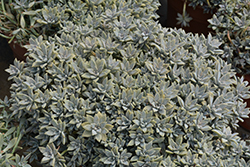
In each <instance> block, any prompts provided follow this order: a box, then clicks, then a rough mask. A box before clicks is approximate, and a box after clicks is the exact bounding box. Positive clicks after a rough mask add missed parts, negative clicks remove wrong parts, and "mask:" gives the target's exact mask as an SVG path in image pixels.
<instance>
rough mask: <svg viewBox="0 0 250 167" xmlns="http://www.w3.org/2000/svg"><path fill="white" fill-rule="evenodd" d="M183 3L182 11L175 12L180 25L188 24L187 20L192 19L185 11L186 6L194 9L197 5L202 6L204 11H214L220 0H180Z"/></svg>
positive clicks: (185, 25)
mask: <svg viewBox="0 0 250 167" xmlns="http://www.w3.org/2000/svg"><path fill="white" fill-rule="evenodd" d="M182 1H184V3H183V11H182V13H178V14H177V20H178V22H177V24H181V26H182V27H187V26H189V22H190V21H191V20H192V17H190V16H189V14H188V13H187V11H186V7H187V5H188V6H191V7H193V9H194V10H195V9H196V8H197V7H202V8H203V10H204V13H214V12H215V11H216V10H217V8H218V5H219V4H221V3H222V1H221V0H182Z"/></svg>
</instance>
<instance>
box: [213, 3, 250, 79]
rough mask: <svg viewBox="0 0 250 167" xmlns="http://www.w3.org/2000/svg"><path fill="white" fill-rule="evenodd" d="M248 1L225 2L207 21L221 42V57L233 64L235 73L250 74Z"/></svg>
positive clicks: (249, 17)
mask: <svg viewBox="0 0 250 167" xmlns="http://www.w3.org/2000/svg"><path fill="white" fill-rule="evenodd" d="M249 14H250V1H249V0H232V1H229V0H226V1H223V3H221V4H220V8H219V9H218V11H217V13H215V14H214V15H213V18H211V19H209V20H208V21H209V23H210V26H211V27H212V29H214V30H215V32H216V35H217V36H218V39H220V40H221V41H222V42H223V45H222V47H223V48H224V50H225V54H224V55H223V57H224V58H225V59H227V60H228V62H230V63H232V64H233V67H234V68H235V69H236V71H237V73H240V74H241V75H244V74H249V73H250V68H249V67H250V66H249V65H250V59H249V56H250V37H249V36H250V28H249V23H250V15H249Z"/></svg>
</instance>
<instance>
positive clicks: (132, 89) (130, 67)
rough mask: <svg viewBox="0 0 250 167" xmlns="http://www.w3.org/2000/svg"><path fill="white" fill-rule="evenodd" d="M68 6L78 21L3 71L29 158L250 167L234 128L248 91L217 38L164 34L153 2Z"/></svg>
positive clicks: (57, 162) (249, 151) (35, 42)
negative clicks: (76, 9) (78, 16)
mask: <svg viewBox="0 0 250 167" xmlns="http://www.w3.org/2000/svg"><path fill="white" fill-rule="evenodd" d="M70 2H71V3H72V5H73V6H75V7H76V6H77V5H78V6H84V7H83V8H82V12H83V13H85V14H84V15H82V16H81V19H80V20H79V22H78V23H77V24H76V23H73V22H71V21H64V22H62V27H61V30H60V31H58V33H57V34H56V35H55V36H54V37H49V38H48V39H44V38H43V37H42V36H39V37H38V38H36V37H31V38H30V39H29V43H30V44H29V45H26V46H25V47H26V48H27V50H28V51H29V53H28V57H27V60H26V62H20V61H17V60H15V62H14V64H13V65H11V66H10V67H9V69H7V70H6V71H7V72H9V74H10V79H11V80H12V81H13V84H12V86H11V98H10V106H11V107H10V110H11V112H12V114H11V118H12V119H14V120H16V121H19V120H24V121H25V122H24V129H25V131H24V132H25V133H24V136H23V138H22V140H23V144H24V145H25V146H29V147H30V148H29V149H28V150H27V152H28V153H30V154H31V155H30V161H32V160H36V159H38V157H40V156H41V157H42V158H41V163H43V164H44V165H46V166H58V167H60V166H86V167H90V166H91V167H92V166H94V167H97V166H98V167H100V166H121V167H122V166H185V165H186V166H187V165H196V166H220V165H228V164H230V165H234V166H244V165H246V164H247V163H248V164H249V162H248V161H249V156H250V147H249V146H248V145H247V143H246V142H245V141H243V140H241V139H240V138H239V136H238V135H237V134H234V133H232V131H231V129H230V128H237V127H238V122H239V121H242V118H245V117H247V115H248V114H249V113H250V111H249V109H247V108H245V107H246V104H245V103H244V102H243V98H249V97H250V91H249V87H247V86H246V85H247V83H246V82H244V81H243V78H238V77H236V76H235V72H234V70H233V69H231V65H230V64H228V63H227V62H225V61H224V60H223V59H221V58H220V56H221V55H222V54H223V53H224V52H223V50H221V49H220V48H219V47H220V45H221V42H219V41H218V39H217V38H214V37H212V36H211V35H209V36H208V37H207V38H205V37H204V36H203V35H201V36H198V35H197V34H196V35H193V34H191V33H185V32H184V31H183V30H176V29H166V28H162V27H161V25H160V24H157V23H156V22H155V21H154V19H155V18H157V15H156V10H157V6H158V5H159V3H158V2H157V1H153V0H151V1H149V0H139V1H135V0H130V1H126V0H120V1H116V0H110V1H102V0H94V1H85V2H81V3H80V2H79V1H70ZM79 4H81V5H79ZM72 5H71V6H72ZM132 9H133V10H132ZM123 25H124V28H122V27H123ZM128 25H130V26H128ZM128 27H129V28H128ZM229 127H230V128H229ZM31 143H32V146H30V144H31ZM194 163H195V164H194Z"/></svg>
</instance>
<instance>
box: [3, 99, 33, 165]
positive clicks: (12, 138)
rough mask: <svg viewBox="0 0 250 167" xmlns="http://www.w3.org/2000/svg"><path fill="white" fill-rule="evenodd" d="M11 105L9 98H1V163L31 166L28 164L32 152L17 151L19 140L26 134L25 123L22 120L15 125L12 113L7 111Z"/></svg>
mask: <svg viewBox="0 0 250 167" xmlns="http://www.w3.org/2000/svg"><path fill="white" fill-rule="evenodd" d="M8 107H9V101H8V98H7V97H5V99H4V101H2V100H0V108H1V109H2V110H1V114H0V165H1V166H6V167H12V166H16V167H31V166H30V165H29V164H28V159H29V157H30V154H28V155H27V156H25V157H24V156H23V155H21V156H20V155H19V154H17V153H16V150H17V149H20V148H19V142H20V140H21V138H22V135H23V134H24V131H23V130H24V129H23V128H22V127H23V123H24V121H21V122H20V123H19V125H18V126H15V123H14V122H13V119H12V118H10V113H9V112H7V108H8Z"/></svg>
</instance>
